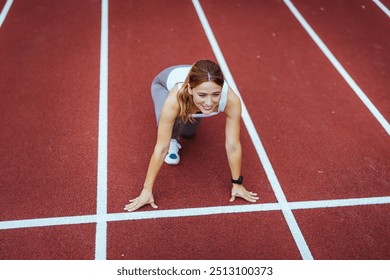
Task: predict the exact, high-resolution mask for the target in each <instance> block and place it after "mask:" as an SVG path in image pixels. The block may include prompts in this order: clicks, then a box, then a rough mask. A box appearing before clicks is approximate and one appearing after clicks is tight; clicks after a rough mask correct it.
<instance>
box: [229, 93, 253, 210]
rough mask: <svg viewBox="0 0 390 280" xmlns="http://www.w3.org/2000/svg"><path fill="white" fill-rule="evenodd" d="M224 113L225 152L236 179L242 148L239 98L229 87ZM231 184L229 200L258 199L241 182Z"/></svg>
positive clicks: (238, 174) (233, 177)
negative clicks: (238, 198) (237, 198)
mask: <svg viewBox="0 0 390 280" xmlns="http://www.w3.org/2000/svg"><path fill="white" fill-rule="evenodd" d="M225 114H226V128H225V134H226V137H225V139H226V140H225V148H226V154H227V158H228V162H229V167H230V171H231V174H232V179H234V180H238V179H239V177H240V176H241V160H242V148H241V142H240V124H241V100H240V98H239V97H238V95H237V94H236V93H235V92H234V91H233V90H232V89H231V88H230V87H229V89H228V96H227V103H226V108H225ZM232 185H233V186H232V191H231V198H230V201H231V202H233V201H234V200H235V199H236V197H240V198H243V199H245V200H247V201H249V202H256V201H257V200H258V199H259V198H258V197H257V194H256V193H253V192H250V191H247V190H246V189H245V187H244V185H243V184H242V183H241V184H239V183H232Z"/></svg>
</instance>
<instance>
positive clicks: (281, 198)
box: [192, 0, 313, 259]
mask: <svg viewBox="0 0 390 280" xmlns="http://www.w3.org/2000/svg"><path fill="white" fill-rule="evenodd" d="M192 3H193V4H194V7H195V10H196V12H197V13H198V17H199V19H200V21H201V23H202V26H203V28H204V30H205V33H206V36H207V38H208V40H209V42H210V45H211V48H212V49H213V51H214V54H215V56H216V58H217V61H218V64H219V65H220V67H221V69H222V71H223V73H224V75H225V79H226V81H227V82H228V84H229V85H230V86H231V87H232V88H233V89H234V90H235V91H236V92H237V93H238V94H239V95H240V93H239V91H238V89H237V86H236V84H235V82H234V79H233V76H232V74H231V73H230V70H229V68H228V65H227V63H226V61H225V58H224V57H223V54H222V51H221V49H220V48H219V45H218V43H217V40H216V39H215V36H214V34H213V31H212V30H211V27H210V24H209V22H208V20H207V18H206V15H205V14H204V11H203V9H202V7H201V5H200V3H199V1H198V0H193V1H192ZM240 97H241V95H240ZM241 100H242V98H241ZM242 118H243V121H244V123H245V126H246V128H247V130H248V133H249V135H250V137H251V139H252V142H253V144H254V146H255V149H256V151H257V154H258V156H259V158H260V161H261V163H262V164H263V167H264V170H265V172H266V174H267V177H268V180H269V181H270V183H271V187H272V189H273V191H274V193H275V195H276V198H277V200H278V202H279V203H280V205H281V210H282V211H283V214H284V217H285V219H286V222H287V224H288V226H289V228H290V231H291V233H292V235H293V238H294V240H295V242H296V245H297V247H298V249H299V251H300V253H301V256H302V258H303V259H313V256H312V254H311V252H310V249H309V247H308V245H307V243H306V241H305V238H304V237H303V234H302V232H301V230H300V228H299V226H298V223H297V221H296V219H295V217H294V215H293V213H292V211H291V209H290V208H289V205H288V202H287V199H286V196H285V195H284V193H283V190H282V188H281V186H280V184H279V180H278V178H277V177H276V174H275V171H274V169H273V167H272V165H271V162H270V160H269V158H268V156H267V153H266V152H265V149H264V147H263V145H262V143H261V140H260V137H259V135H258V133H257V131H256V128H255V126H254V124H253V122H252V119H251V117H250V116H249V113H248V110H247V109H246V106H245V104H244V102H243V101H242Z"/></svg>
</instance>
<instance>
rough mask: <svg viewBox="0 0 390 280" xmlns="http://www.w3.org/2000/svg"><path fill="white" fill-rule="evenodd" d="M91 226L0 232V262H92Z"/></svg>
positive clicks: (93, 227) (92, 235) (92, 242)
mask: <svg viewBox="0 0 390 280" xmlns="http://www.w3.org/2000/svg"><path fill="white" fill-rule="evenodd" d="M94 230H95V226H94V225H92V224H84V225H66V226H52V227H39V228H34V227H32V228H23V229H13V230H1V231H0V241H1V245H0V260H92V259H93V257H94V255H93V253H94Z"/></svg>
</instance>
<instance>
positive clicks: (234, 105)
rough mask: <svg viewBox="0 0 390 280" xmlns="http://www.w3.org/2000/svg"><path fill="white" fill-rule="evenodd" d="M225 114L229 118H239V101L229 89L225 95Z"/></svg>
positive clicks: (235, 94) (236, 95)
mask: <svg viewBox="0 0 390 280" xmlns="http://www.w3.org/2000/svg"><path fill="white" fill-rule="evenodd" d="M225 114H226V116H227V117H230V118H234V117H241V99H240V97H239V96H238V94H237V93H236V92H235V91H234V90H233V89H232V88H231V87H229V89H228V93H227V101H226V107H225Z"/></svg>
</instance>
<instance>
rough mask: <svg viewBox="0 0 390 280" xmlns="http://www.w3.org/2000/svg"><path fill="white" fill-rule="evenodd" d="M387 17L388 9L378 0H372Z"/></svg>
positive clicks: (389, 14) (389, 15)
mask: <svg viewBox="0 0 390 280" xmlns="http://www.w3.org/2000/svg"><path fill="white" fill-rule="evenodd" d="M372 2H374V3H375V4H376V5H377V6H378V7H379V8H380V9H381V10H382V11H383V12H384V13H385V14H386V15H387V16H388V17H390V10H389V9H388V8H387V7H386V6H385V5H383V4H382V2H381V1H379V0H372Z"/></svg>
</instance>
